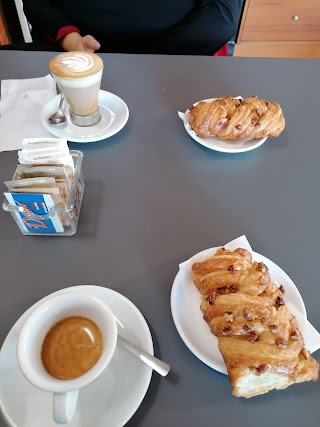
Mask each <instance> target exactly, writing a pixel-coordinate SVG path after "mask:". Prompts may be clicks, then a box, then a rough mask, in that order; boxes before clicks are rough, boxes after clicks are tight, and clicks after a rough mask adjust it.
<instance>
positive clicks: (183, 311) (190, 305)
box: [171, 248, 307, 374]
mask: <svg viewBox="0 0 320 427" xmlns="http://www.w3.org/2000/svg"><path fill="white" fill-rule="evenodd" d="M217 249H218V248H212V251H215V250H217ZM207 251H208V250H205V251H203V252H200V253H199V254H197V255H196V256H195V259H194V262H196V261H197V257H198V256H199V261H200V260H201V261H202V260H203V259H204V258H203V254H204V253H205V252H207ZM212 255H213V253H212ZM252 255H253V259H254V260H255V261H261V262H263V263H265V264H266V266H267V267H268V268H269V272H270V275H271V279H272V282H273V283H275V284H276V285H278V286H280V285H283V286H284V288H285V291H286V293H285V299H286V300H289V301H290V302H291V303H292V304H293V305H294V306H295V307H296V308H297V309H298V310H299V312H300V313H301V314H302V315H304V316H305V317H306V316H307V313H306V309H305V306H304V303H303V300H302V297H301V295H300V293H299V291H298V289H297V287H296V286H295V284H294V283H293V281H292V280H291V279H290V277H289V276H288V275H287V274H286V273H285V272H284V271H283V270H282V269H281V268H280V267H278V266H277V265H276V264H275V263H274V262H272V261H271V260H269V259H268V258H266V257H264V256H263V255H260V254H258V253H257V252H252ZM210 256H211V255H210ZM207 258H209V256H208V257H207ZM200 303H201V296H200V293H199V291H198V289H197V288H196V287H195V285H194V284H193V281H192V273H191V271H190V275H188V276H185V280H182V274H181V272H180V271H179V272H178V274H177V275H176V278H175V280H174V282H173V286H172V290H171V313H172V317H173V321H174V324H175V326H176V328H177V331H178V333H179V335H180V337H181V338H182V340H183V341H184V343H185V344H186V346H187V347H188V348H189V350H191V351H192V353H193V354H194V355H195V356H196V357H197V358H198V359H200V360H201V361H202V362H203V363H205V364H206V365H208V366H210V368H212V369H215V370H216V371H218V372H221V373H223V374H227V369H226V365H225V363H224V361H223V358H222V355H221V353H220V351H219V348H218V338H217V337H216V336H215V335H213V334H212V333H211V331H210V329H209V326H208V325H207V323H206V322H205V321H204V320H203V315H202V312H201V310H200Z"/></svg>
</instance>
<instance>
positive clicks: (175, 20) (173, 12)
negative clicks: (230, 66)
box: [23, 0, 242, 55]
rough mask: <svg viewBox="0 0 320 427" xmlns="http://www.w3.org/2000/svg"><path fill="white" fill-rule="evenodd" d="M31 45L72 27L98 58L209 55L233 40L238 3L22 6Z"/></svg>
mask: <svg viewBox="0 0 320 427" xmlns="http://www.w3.org/2000/svg"><path fill="white" fill-rule="evenodd" d="M23 3H24V11H25V14H26V16H27V19H28V21H29V22H30V23H31V25H32V36H33V39H34V40H35V39H36V40H41V39H42V40H43V39H44V38H46V37H47V38H48V37H49V38H51V39H55V38H56V35H57V32H58V30H59V29H60V28H61V27H64V26H68V25H73V26H75V27H77V28H78V29H79V30H80V31H81V34H82V35H86V34H91V35H92V36H94V37H95V38H96V39H97V40H98V41H99V42H100V43H101V49H100V52H126V53H163V54H194V55H212V54H213V53H215V52H216V51H217V50H218V49H220V48H221V47H222V46H223V45H224V44H225V43H226V42H228V41H229V40H230V39H231V38H232V37H233V36H235V34H236V32H237V29H238V25H239V19H240V14H241V9H242V0H24V2H23Z"/></svg>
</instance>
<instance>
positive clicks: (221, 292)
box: [217, 286, 229, 295]
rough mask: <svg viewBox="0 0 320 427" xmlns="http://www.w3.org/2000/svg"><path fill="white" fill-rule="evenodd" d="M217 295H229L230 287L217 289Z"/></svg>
mask: <svg viewBox="0 0 320 427" xmlns="http://www.w3.org/2000/svg"><path fill="white" fill-rule="evenodd" d="M217 293H218V294H220V295H225V294H228V293H229V291H228V287H227V286H223V287H222V288H218V289H217Z"/></svg>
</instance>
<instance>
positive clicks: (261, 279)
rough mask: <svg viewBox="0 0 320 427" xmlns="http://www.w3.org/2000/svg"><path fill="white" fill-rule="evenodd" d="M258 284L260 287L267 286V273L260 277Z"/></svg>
mask: <svg viewBox="0 0 320 427" xmlns="http://www.w3.org/2000/svg"><path fill="white" fill-rule="evenodd" d="M259 282H260V283H261V285H263V286H265V285H267V284H268V283H269V275H268V273H267V274H266V273H264V274H263V275H262V276H261V277H260V279H259Z"/></svg>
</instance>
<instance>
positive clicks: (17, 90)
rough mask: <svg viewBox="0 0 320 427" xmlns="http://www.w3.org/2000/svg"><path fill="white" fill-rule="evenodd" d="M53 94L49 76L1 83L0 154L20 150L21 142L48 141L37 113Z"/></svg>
mask: <svg viewBox="0 0 320 427" xmlns="http://www.w3.org/2000/svg"><path fill="white" fill-rule="evenodd" d="M56 94H57V91H56V85H55V82H54V80H53V78H52V76H51V75H50V74H48V75H47V76H45V77H39V78H34V79H21V80H2V81H1V101H0V151H10V150H17V149H20V148H22V139H23V138H37V137H47V136H51V137H52V135H51V134H50V133H49V132H48V131H47V130H46V129H45V128H44V127H43V126H42V124H41V120H40V113H41V110H42V108H43V107H44V105H45V104H46V103H47V102H48V101H50V99H52V98H53V97H54V96H55V95H56Z"/></svg>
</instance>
